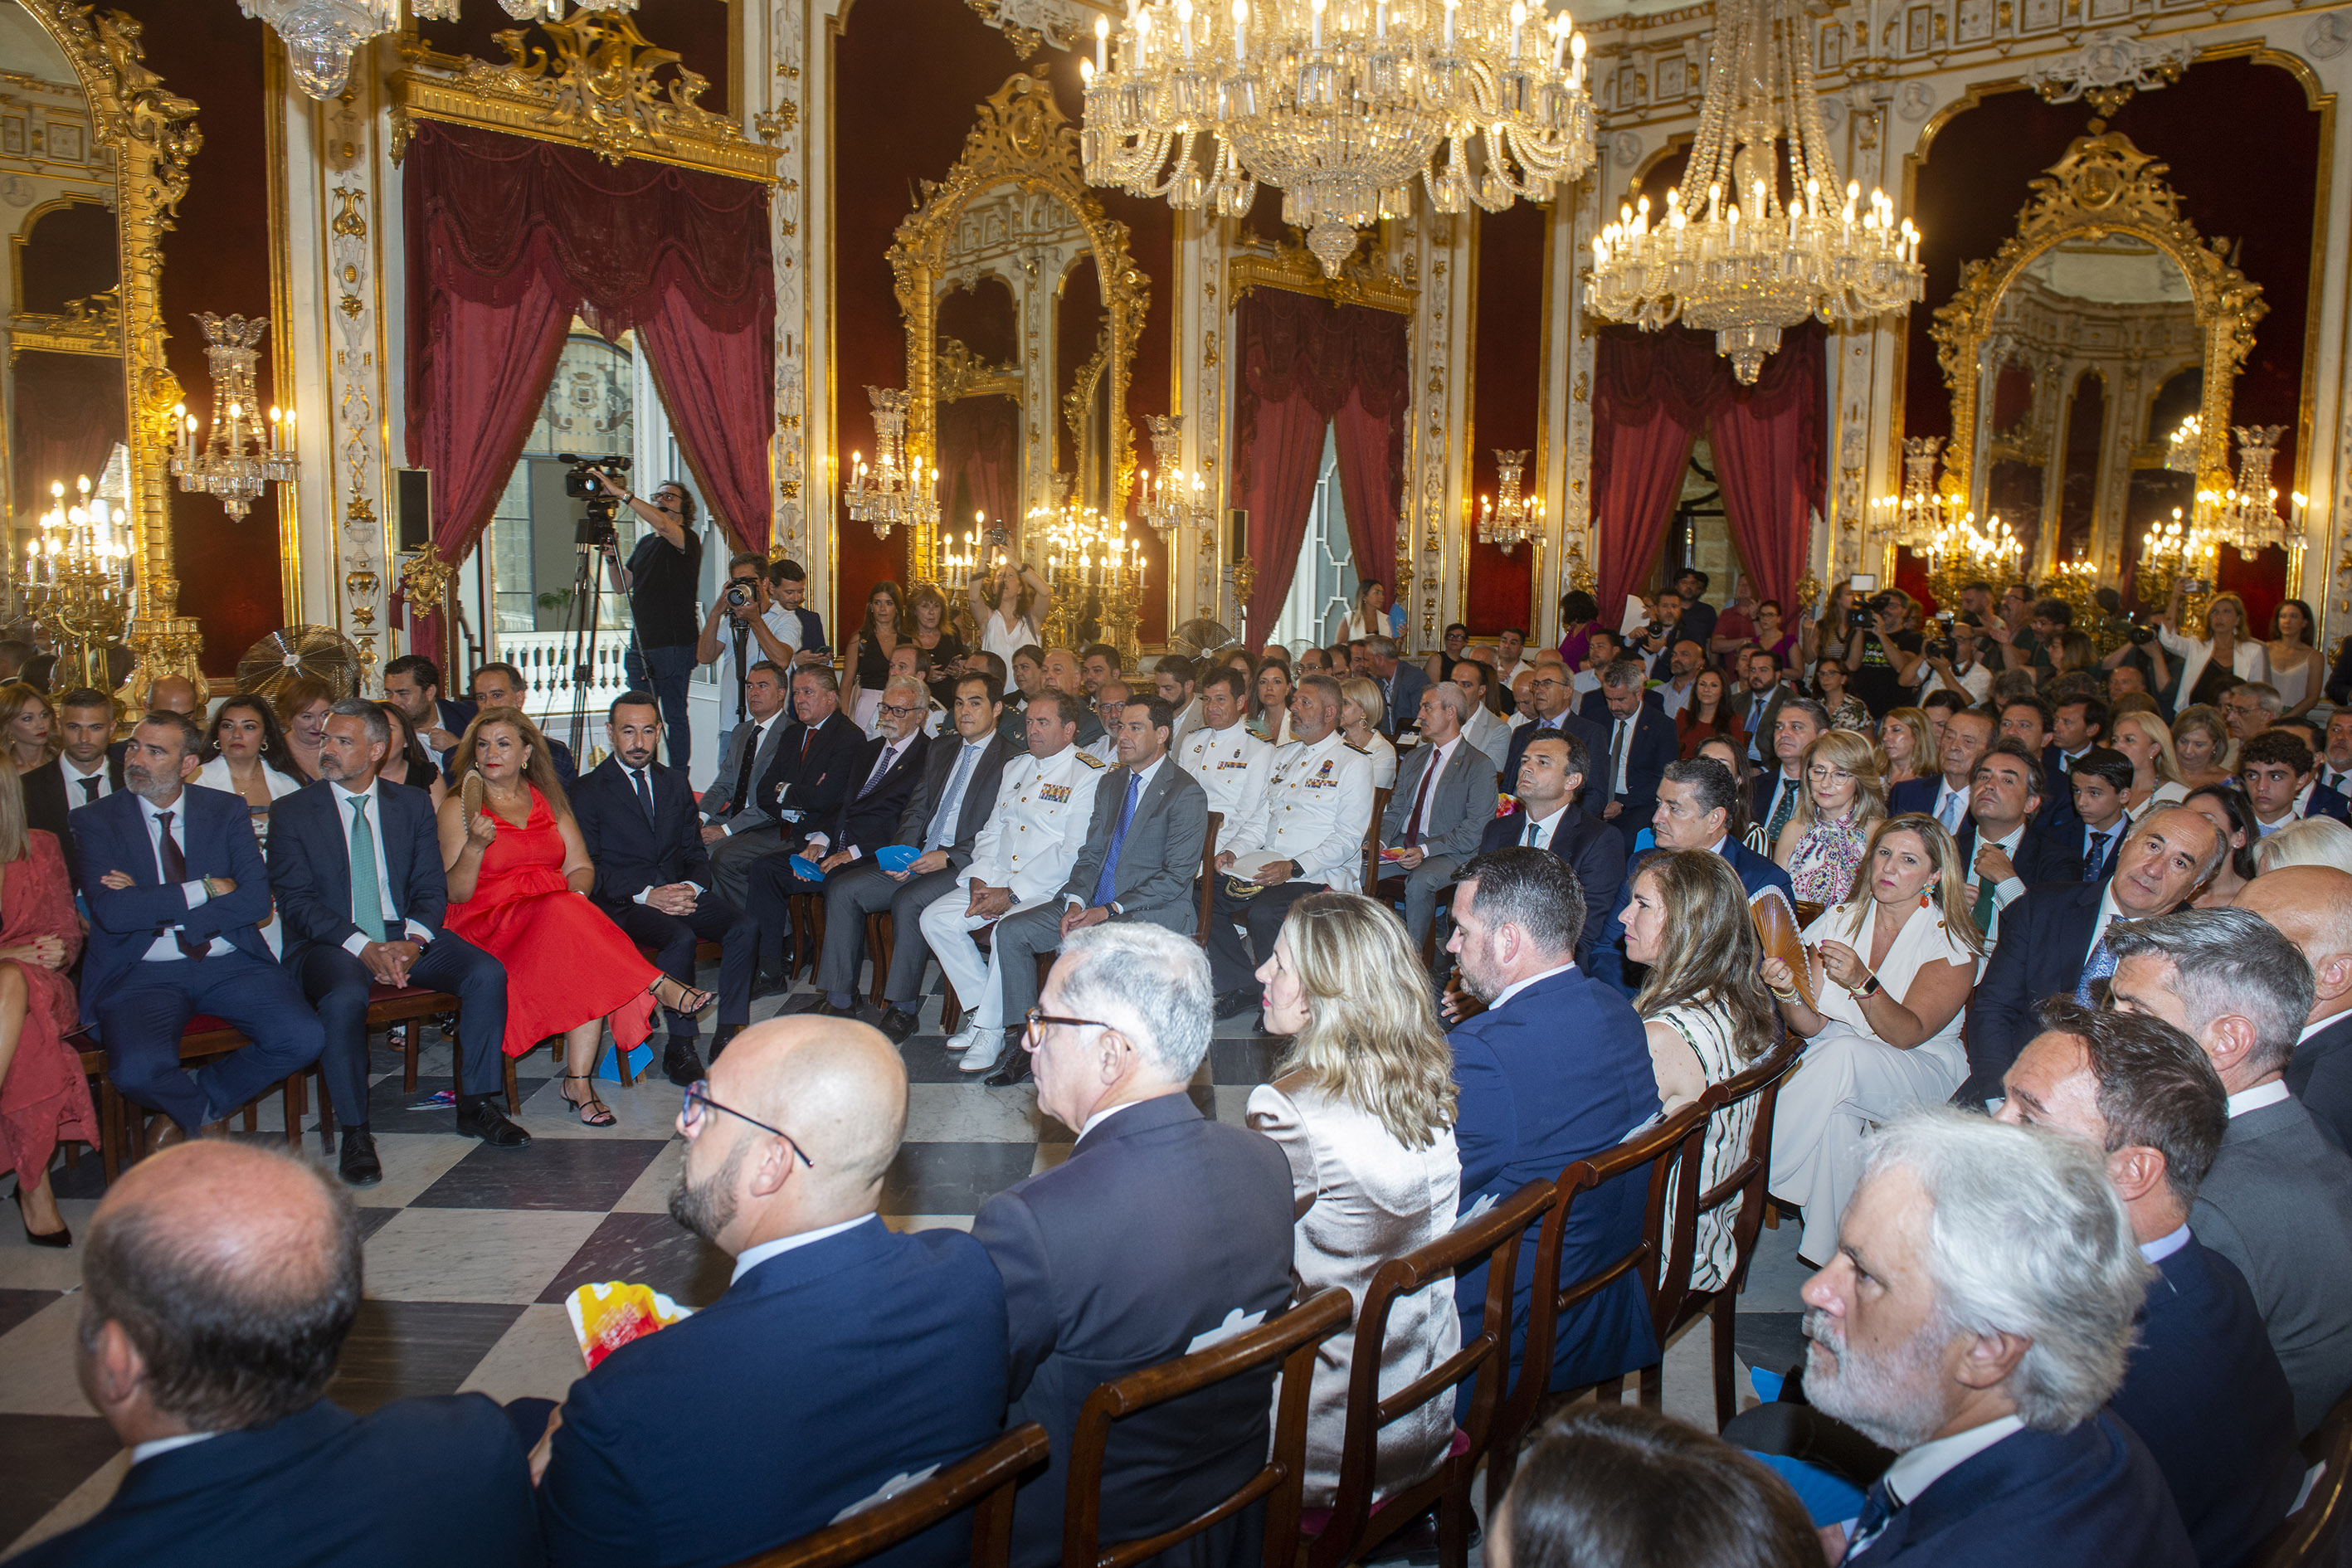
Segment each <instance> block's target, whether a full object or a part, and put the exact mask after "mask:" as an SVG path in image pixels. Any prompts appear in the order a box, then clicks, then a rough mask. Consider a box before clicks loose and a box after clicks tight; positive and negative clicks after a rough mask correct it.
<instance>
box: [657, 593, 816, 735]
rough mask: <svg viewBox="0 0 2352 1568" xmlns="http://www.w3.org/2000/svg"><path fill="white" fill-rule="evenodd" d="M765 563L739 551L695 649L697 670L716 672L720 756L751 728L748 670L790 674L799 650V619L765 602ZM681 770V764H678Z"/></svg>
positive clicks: (780, 606) (788, 611)
mask: <svg viewBox="0 0 2352 1568" xmlns="http://www.w3.org/2000/svg"><path fill="white" fill-rule="evenodd" d="M767 565H768V558H767V557H766V556H764V555H761V554H760V553H759V552H756V551H748V550H747V551H744V552H740V553H739V554H737V555H735V556H734V557H733V558H731V559H730V560H729V562H728V563H727V582H726V584H725V586H723V587H722V588H720V589H719V602H718V603H717V604H715V605H711V606H710V614H709V616H708V617H707V618H706V619H705V620H704V621H703V623H702V630H701V632H700V634H699V635H698V637H696V639H695V644H694V660H695V662H696V663H697V664H710V663H713V662H716V663H717V664H718V666H719V670H718V675H719V755H720V756H722V757H723V756H725V755H726V754H727V738H728V737H729V736H730V735H731V734H733V733H734V731H735V727H736V726H737V725H739V724H748V723H750V722H751V690H750V687H751V669H752V667H753V666H755V665H758V664H760V663H762V662H767V663H772V664H776V665H781V666H784V667H787V668H789V667H790V666H791V664H792V662H793V655H794V654H796V653H797V652H798V651H799V648H800V635H801V623H800V617H799V616H798V615H796V614H795V613H793V611H791V610H787V609H785V608H783V607H782V605H772V604H770V603H769V600H768V580H767V575H766V573H767ZM681 765H682V764H681Z"/></svg>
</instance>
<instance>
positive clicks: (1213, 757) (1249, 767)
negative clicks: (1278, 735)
mask: <svg viewBox="0 0 2352 1568" xmlns="http://www.w3.org/2000/svg"><path fill="white" fill-rule="evenodd" d="M1175 756H1176V765H1177V766H1178V767H1180V768H1182V769H1183V770H1184V771H1185V772H1186V773H1191V774H1192V776H1193V778H1195V779H1197V780H1198V781H1200V785H1201V788H1202V790H1203V791H1205V792H1207V794H1208V796H1209V809H1210V810H1211V811H1213V812H1215V813H1217V814H1218V816H1222V817H1223V819H1224V820H1223V821H1222V822H1220V823H1219V824H1218V825H1217V847H1218V848H1219V849H1221V850H1222V849H1230V848H1231V847H1233V845H1232V843H1231V841H1230V840H1229V838H1228V837H1227V836H1228V835H1230V834H1231V833H1233V832H1234V828H1235V826H1236V825H1237V824H1238V823H1240V822H1242V821H1243V820H1244V818H1251V817H1263V816H1265V780H1266V775H1267V774H1268V773H1272V772H1273V771H1274V748H1273V747H1272V746H1270V745H1268V744H1266V742H1264V741H1261V740H1259V739H1258V738H1257V737H1256V736H1255V735H1253V734H1251V733H1250V732H1249V726H1248V725H1246V724H1230V725H1227V726H1226V727H1225V728H1224V729H1222V730H1211V729H1207V728H1205V727H1204V728H1202V729H1196V730H1193V731H1189V732H1188V733H1187V734H1186V735H1185V737H1184V743H1183V744H1182V745H1181V746H1179V747H1177V748H1176V752H1175Z"/></svg>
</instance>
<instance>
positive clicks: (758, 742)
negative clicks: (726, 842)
mask: <svg viewBox="0 0 2352 1568" xmlns="http://www.w3.org/2000/svg"><path fill="white" fill-rule="evenodd" d="M792 711H793V706H792V704H791V703H789V702H787V703H785V704H784V705H783V706H782V708H779V709H777V710H775V711H774V712H773V713H771V714H769V715H768V716H767V717H766V718H765V719H751V720H747V721H745V722H743V723H741V724H738V725H737V726H736V728H737V729H739V730H745V729H748V730H750V731H751V741H750V742H748V743H749V744H750V746H751V760H752V762H753V763H755V764H756V763H758V761H759V759H760V748H761V747H762V746H764V745H766V744H767V743H768V731H769V730H770V729H771V728H772V727H773V726H775V725H778V724H781V723H782V722H783V721H785V720H786V719H788V718H790V717H791V716H792ZM728 750H730V752H731V751H732V750H734V747H733V746H732V745H731V744H730V746H729V747H728ZM726 765H727V759H726V758H724V757H721V758H720V759H719V767H720V768H721V769H722V770H723V769H724V768H725V767H726ZM711 784H712V786H713V787H714V788H718V789H732V788H734V787H735V781H734V780H733V779H732V778H730V777H727V776H725V775H724V773H722V774H721V776H720V777H719V778H716V779H713V780H712V781H711ZM751 787H752V788H753V789H757V788H759V787H760V770H759V768H758V767H757V766H754V767H753V768H752V769H751ZM749 805H751V802H749V801H742V800H732V799H730V800H729V801H728V803H727V815H728V816H738V815H740V813H742V812H743V811H744V810H745V809H746V808H747V807H748V806H749ZM768 820H769V819H768V817H767V816H766V815H765V814H764V813H762V814H761V817H760V820H759V821H758V822H755V823H749V824H746V826H751V827H762V826H767V824H768ZM718 826H719V832H721V833H724V834H727V835H729V836H730V837H732V836H733V834H734V832H735V830H734V829H733V828H732V827H730V826H728V825H727V824H725V823H724V822H722V823H719V825H718Z"/></svg>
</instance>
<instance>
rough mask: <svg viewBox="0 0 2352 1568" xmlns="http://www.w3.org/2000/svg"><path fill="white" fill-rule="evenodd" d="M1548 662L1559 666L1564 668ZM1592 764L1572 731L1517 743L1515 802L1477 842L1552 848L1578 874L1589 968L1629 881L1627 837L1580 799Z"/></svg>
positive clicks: (1579, 943) (1579, 949) (1581, 956)
mask: <svg viewBox="0 0 2352 1568" xmlns="http://www.w3.org/2000/svg"><path fill="white" fill-rule="evenodd" d="M1547 668H1551V669H1553V670H1555V671H1557V669H1558V668H1559V667H1558V666H1556V665H1554V666H1548V667H1547ZM1520 728H1521V730H1523V731H1524V730H1527V729H1529V728H1532V726H1529V725H1521V726H1520ZM1591 767H1592V758H1591V752H1587V751H1586V750H1585V749H1584V742H1583V741H1581V740H1580V739H1579V738H1578V737H1577V736H1576V735H1575V734H1574V733H1573V732H1571V731H1567V730H1545V731H1539V732H1538V734H1536V735H1535V736H1534V738H1533V739H1532V740H1531V741H1530V742H1529V743H1528V745H1526V746H1524V747H1522V748H1521V749H1520V752H1519V771H1518V775H1517V778H1518V804H1517V805H1516V806H1514V807H1513V808H1512V809H1511V810H1510V811H1508V812H1507V813H1505V814H1504V815H1503V816H1497V817H1496V818H1494V819H1493V820H1492V821H1490V822H1488V823H1487V824H1486V832H1485V833H1484V834H1483V835H1482V836H1481V837H1480V838H1479V840H1478V853H1479V854H1481V855H1485V854H1487V853H1490V852H1491V851H1493V850H1496V849H1509V848H1513V847H1519V848H1527V849H1549V850H1550V851H1551V852H1552V853H1553V854H1554V855H1557V856H1559V858H1560V859H1561V860H1562V861H1563V862H1565V863H1566V865H1567V866H1568V868H1569V869H1570V870H1571V871H1573V872H1575V873H1576V882H1577V886H1578V887H1580V888H1581V889H1584V929H1583V931H1581V932H1580V933H1579V934H1578V936H1577V939H1576V962H1577V963H1580V964H1583V965H1584V966H1585V967H1586V969H1588V970H1590V969H1591V966H1592V960H1593V953H1594V950H1595V949H1596V948H1598V947H1600V946H1601V939H1602V937H1603V936H1604V935H1605V934H1606V933H1607V931H1608V921H1609V911H1610V910H1611V909H1612V907H1613V906H1614V905H1615V903H1616V900H1617V889H1618V887H1619V885H1620V884H1621V883H1622V882H1623V881H1624V879H1625V854H1624V847H1625V840H1624V839H1623V838H1622V837H1619V836H1618V833H1617V830H1616V829H1615V828H1613V827H1612V826H1609V825H1608V824H1607V823H1605V822H1603V821H1601V819H1600V818H1599V817H1597V816H1588V815H1586V813H1585V812H1584V810H1583V808H1582V807H1580V806H1579V805H1577V804H1576V803H1577V801H1578V799H1579V798H1580V797H1581V796H1582V795H1583V794H1584V776H1585V774H1586V773H1589V772H1591Z"/></svg>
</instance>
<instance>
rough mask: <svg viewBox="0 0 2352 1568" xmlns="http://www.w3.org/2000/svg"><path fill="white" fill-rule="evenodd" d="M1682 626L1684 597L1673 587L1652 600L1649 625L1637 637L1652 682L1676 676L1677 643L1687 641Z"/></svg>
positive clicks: (1637, 633)
mask: <svg viewBox="0 0 2352 1568" xmlns="http://www.w3.org/2000/svg"><path fill="white" fill-rule="evenodd" d="M1682 624H1683V596H1682V595H1680V594H1678V593H1676V592H1675V590H1674V589H1672V588H1669V589H1667V590H1666V591H1665V592H1664V593H1662V594H1660V595H1658V596H1657V598H1656V599H1654V601H1652V603H1651V605H1650V620H1649V624H1648V625H1647V626H1643V628H1642V629H1641V630H1639V631H1637V632H1635V633H1633V647H1636V648H1638V649H1639V650H1640V653H1641V658H1642V662H1643V664H1644V665H1646V666H1647V667H1648V668H1649V676H1650V679H1653V680H1664V679H1667V678H1669V677H1670V676H1672V675H1673V673H1674V661H1675V644H1676V643H1678V642H1680V641H1682V640H1683V631H1682ZM1701 646H1702V647H1704V646H1705V645H1704V644H1702V645H1701Z"/></svg>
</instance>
